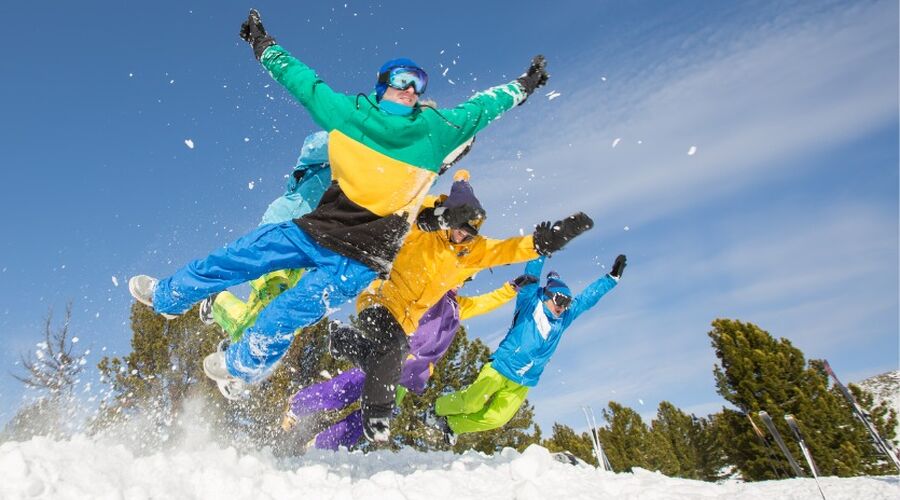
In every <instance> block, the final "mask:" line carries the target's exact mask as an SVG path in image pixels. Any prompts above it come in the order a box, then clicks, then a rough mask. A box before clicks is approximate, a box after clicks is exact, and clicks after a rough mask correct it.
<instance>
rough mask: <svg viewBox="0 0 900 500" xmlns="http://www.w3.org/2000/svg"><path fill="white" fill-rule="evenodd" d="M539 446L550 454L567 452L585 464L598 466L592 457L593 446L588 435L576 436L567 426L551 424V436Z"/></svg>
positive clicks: (595, 459) (583, 433)
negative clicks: (550, 452)
mask: <svg viewBox="0 0 900 500" xmlns="http://www.w3.org/2000/svg"><path fill="white" fill-rule="evenodd" d="M541 446H543V447H544V448H547V449H548V450H550V451H552V452H559V451H568V452H569V453H571V454H573V455H575V456H576V457H578V458H580V459H582V460H584V461H585V462H587V463H589V464H593V465H597V466H599V465H600V464H598V463H597V456H596V455H594V444H593V442H592V440H591V435H590V433H587V432H582V433H581V434H576V433H575V430H574V429H572V428H571V427H569V426H568V425H563V424H558V423H554V424H553V434H552V435H551V436H550V438H549V439H545V440H543V441H542V442H541Z"/></svg>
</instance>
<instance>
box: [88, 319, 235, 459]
mask: <svg viewBox="0 0 900 500" xmlns="http://www.w3.org/2000/svg"><path fill="white" fill-rule="evenodd" d="M131 328H132V340H131V348H132V352H131V353H130V354H128V355H127V356H124V357H121V358H118V357H116V358H110V357H104V358H103V359H101V360H100V363H99V364H98V365H97V367H98V369H99V370H100V374H101V380H102V381H104V382H106V383H108V384H109V385H110V391H109V393H108V397H107V398H106V399H105V401H104V402H103V403H102V405H101V408H100V412H99V413H98V416H97V417H96V419H95V422H94V423H93V429H94V430H95V431H102V430H106V429H108V428H109V426H110V425H112V424H114V423H119V424H123V423H125V422H127V421H129V420H132V419H140V420H141V421H142V422H146V428H145V429H144V430H145V432H147V433H149V434H150V435H152V436H154V438H155V439H146V437H147V436H146V435H136V436H130V435H129V434H128V433H125V434H124V436H125V437H129V438H132V439H134V440H135V441H139V440H140V441H142V442H141V443H140V445H141V446H144V447H146V446H150V445H151V444H158V443H162V442H165V441H168V440H169V439H170V438H172V437H175V436H174V433H175V432H176V427H175V426H174V425H173V424H174V423H175V422H176V420H177V417H178V416H179V413H180V412H181V411H182V407H183V403H184V401H185V400H186V399H187V397H188V395H189V394H191V395H196V396H197V397H200V398H202V399H204V400H206V401H210V402H213V401H218V398H220V397H221V396H219V395H218V390H217V389H216V387H215V384H214V383H213V382H212V381H210V380H208V379H207V378H206V376H205V375H204V374H203V368H202V362H203V358H204V357H205V356H206V355H207V354H209V353H211V352H214V351H215V349H216V345H217V344H218V342H219V340H221V339H222V338H224V334H223V333H222V332H221V330H219V329H218V328H216V327H211V326H206V325H204V324H202V323H201V322H200V319H199V317H198V316H197V310H196V307H195V308H193V309H191V310H189V311H187V312H186V313H185V314H183V315H181V316H179V317H177V318H175V319H173V320H170V321H167V320H166V319H165V318H163V317H162V316H160V315H158V314H156V313H155V312H154V311H153V310H152V309H151V308H149V307H147V306H145V305H143V304H139V303H135V304H133V305H132V308H131ZM218 406H219V408H222V405H221V404H218ZM220 416H221V415H220ZM215 425H217V426H219V427H221V426H222V425H224V422H223V421H217V422H216V423H215Z"/></svg>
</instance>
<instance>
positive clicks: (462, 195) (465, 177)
mask: <svg viewBox="0 0 900 500" xmlns="http://www.w3.org/2000/svg"><path fill="white" fill-rule="evenodd" d="M441 205H442V206H444V207H447V208H454V207H459V206H462V205H469V206H470V207H474V208H477V209H479V210H481V211H482V213H483V212H484V208H483V207H482V206H481V202H480V201H478V198H477V197H476V196H475V190H474V189H472V185H471V184H469V171H468V170H464V169H460V170H458V171H457V172H456V173H455V174H454V175H453V185H452V186H451V187H450V195H448V196H447V198H446V199H445V200H444V201H443V202H441ZM483 221H484V218H481V219H478V220H477V221H473V223H472V224H466V225H465V226H464V227H465V229H466V230H468V231H469V232H470V233H472V234H478V228H480V227H481V223H482V222H483Z"/></svg>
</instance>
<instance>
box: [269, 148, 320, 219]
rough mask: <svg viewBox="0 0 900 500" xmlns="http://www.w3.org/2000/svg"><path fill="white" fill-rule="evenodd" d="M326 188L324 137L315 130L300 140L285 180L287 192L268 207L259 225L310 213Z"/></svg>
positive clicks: (317, 204)
mask: <svg viewBox="0 0 900 500" xmlns="http://www.w3.org/2000/svg"><path fill="white" fill-rule="evenodd" d="M300 174H302V175H300ZM297 177H300V179H299V180H298V179H297ZM329 185H331V165H329V163H328V134H327V133H326V132H324V131H319V132H316V133H314V134H310V135H309V136H307V137H306V140H304V141H303V148H302V149H301V150H300V157H299V158H297V166H296V167H294V170H293V171H291V175H290V176H289V177H288V183H287V191H285V193H284V194H283V195H282V196H280V197H279V198H277V199H276V200H275V201H273V202H272V203H271V204H270V205H269V208H267V209H266V213H265V214H263V217H262V222H260V225H263V224H276V223H280V222H285V221H289V220H293V219H296V218H298V217H301V216H303V215H306V214H308V213H309V212H312V211H313V209H315V208H316V207H317V206H319V201H321V200H322V195H323V194H325V190H326V189H328V186H329Z"/></svg>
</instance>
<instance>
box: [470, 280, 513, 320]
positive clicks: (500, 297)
mask: <svg viewBox="0 0 900 500" xmlns="http://www.w3.org/2000/svg"><path fill="white" fill-rule="evenodd" d="M515 296H516V289H515V288H514V287H513V286H512V284H511V283H509V282H507V283H504V284H503V286H501V287H500V288H498V289H496V290H494V291H492V292H488V293H483V294H481V295H476V296H474V297H457V298H456V301H457V302H459V318H460V319H469V318H473V317H475V316H480V315H482V314H487V313H489V312H491V311H493V310H494V309H497V308H498V307H500V306H502V305H503V304H506V303H507V302H509V301H510V300H512V299H513V297H515Z"/></svg>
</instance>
